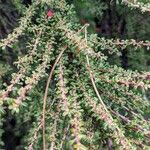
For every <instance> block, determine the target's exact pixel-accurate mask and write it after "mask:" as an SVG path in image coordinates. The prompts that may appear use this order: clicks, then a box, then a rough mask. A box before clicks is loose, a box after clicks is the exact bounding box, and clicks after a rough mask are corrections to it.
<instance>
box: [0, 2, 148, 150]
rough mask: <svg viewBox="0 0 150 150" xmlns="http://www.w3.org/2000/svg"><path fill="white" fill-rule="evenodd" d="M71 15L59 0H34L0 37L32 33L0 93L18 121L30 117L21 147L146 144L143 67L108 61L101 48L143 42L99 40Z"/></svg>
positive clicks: (127, 147)
mask: <svg viewBox="0 0 150 150" xmlns="http://www.w3.org/2000/svg"><path fill="white" fill-rule="evenodd" d="M49 7H50V8H51V9H52V10H53V13H54V16H53V17H51V18H50V17H48V16H47V9H48V8H49ZM35 10H36V11H35ZM52 10H50V11H52ZM32 18H34V19H32ZM75 18H76V17H75V12H74V8H73V6H71V5H69V4H67V3H66V1H65V0H42V1H35V2H34V3H33V4H32V5H31V6H30V7H29V8H28V10H27V15H26V16H25V17H23V18H22V19H21V22H20V26H19V27H18V28H17V29H15V30H14V32H13V33H12V34H10V35H8V38H7V39H4V40H2V41H1V43H0V47H3V48H5V47H6V46H11V45H13V43H15V42H16V41H18V38H19V37H20V36H24V35H25V36H29V37H30V39H31V41H30V42H29V43H26V45H27V46H26V49H27V54H26V55H24V56H22V57H19V58H18V61H17V62H15V64H16V66H17V69H18V71H17V72H16V73H14V74H13V75H12V80H11V81H10V84H9V85H8V86H7V87H6V89H2V91H1V93H0V107H4V105H6V106H8V108H9V109H10V110H12V112H14V111H15V112H17V113H20V117H18V118H19V119H20V120H22V121H23V122H28V121H29V122H30V123H31V125H29V129H28V131H27V133H26V135H25V137H24V138H23V147H24V148H25V149H29V150H32V149H41V148H42V147H43V149H44V150H45V149H47V148H48V149H50V150H53V149H76V150H87V149H95V150H97V149H100V148H101V149H103V148H104V147H106V142H107V141H109V146H110V143H111V142H112V147H113V148H114V149H125V150H131V149H138V148H141V147H142V148H143V149H145V148H150V145H149V139H150V121H149V118H148V117H147V116H146V110H148V109H149V108H150V103H149V101H148V99H147V98H145V97H144V96H145V95H144V94H145V93H144V92H145V91H147V90H148V89H149V88H150V73H149V72H141V73H139V72H137V71H131V70H127V71H126V70H124V69H122V68H120V67H117V66H111V65H110V64H109V63H108V62H107V57H106V56H105V55H104V54H103V49H110V47H111V46H112V47H113V48H115V47H117V46H120V45H121V46H122V47H127V46H130V45H132V46H135V47H141V46H149V42H136V41H135V40H126V41H120V40H113V39H112V40H105V39H103V38H101V39H98V38H97V37H96V36H95V35H89V34H87V30H86V29H87V25H85V26H83V27H80V25H79V24H78V23H77V20H75ZM92 37H94V38H92ZM94 39H96V40H94ZM95 41H96V42H95ZM97 41H98V42H97ZM49 71H50V75H49V74H48V72H49ZM49 79H51V80H50V81H51V82H50V85H47V86H46V84H45V82H46V81H47V83H49ZM45 86H46V89H45ZM43 93H46V96H45V95H44V94H43ZM43 97H44V98H43ZM45 97H47V98H45ZM42 105H43V111H42ZM44 105H46V106H44ZM31 118H33V119H31ZM87 118H88V119H87ZM19 119H18V120H19ZM42 128H43V133H41V129H42ZM103 135H105V136H103ZM99 141H101V142H99ZM107 148H108V147H107Z"/></svg>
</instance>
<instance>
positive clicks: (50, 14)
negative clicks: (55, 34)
mask: <svg viewBox="0 0 150 150" xmlns="http://www.w3.org/2000/svg"><path fill="white" fill-rule="evenodd" d="M53 16H54V13H53V12H52V11H51V10H49V11H48V12H47V17H48V18H52V17H53Z"/></svg>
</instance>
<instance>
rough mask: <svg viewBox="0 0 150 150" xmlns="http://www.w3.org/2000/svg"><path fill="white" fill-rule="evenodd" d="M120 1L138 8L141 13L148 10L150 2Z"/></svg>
mask: <svg viewBox="0 0 150 150" xmlns="http://www.w3.org/2000/svg"><path fill="white" fill-rule="evenodd" d="M122 3H124V4H126V5H128V6H129V7H131V8H132V9H133V8H135V9H140V10H141V11H142V12H143V13H144V12H148V13H149V12H150V4H149V3H148V2H147V3H143V2H139V0H122Z"/></svg>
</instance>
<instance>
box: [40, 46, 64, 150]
mask: <svg viewBox="0 0 150 150" xmlns="http://www.w3.org/2000/svg"><path fill="white" fill-rule="evenodd" d="M66 49H67V46H64V47H63V49H62V51H61V52H60V54H59V55H58V57H57V59H56V61H55V63H54V65H53V67H52V69H51V71H50V74H49V77H48V80H47V84H46V88H45V93H44V98H43V114H42V115H43V118H42V124H43V150H46V140H45V112H46V102H47V96H48V89H49V85H50V82H51V79H52V75H53V72H54V70H55V68H56V65H57V64H58V62H59V60H60V58H61V57H62V54H63V53H64V51H65V50H66Z"/></svg>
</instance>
